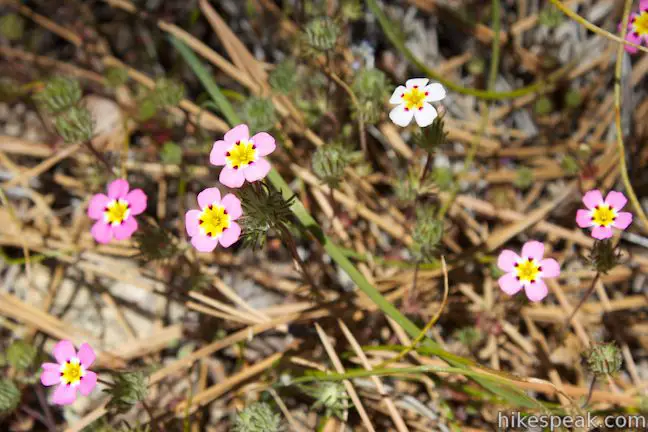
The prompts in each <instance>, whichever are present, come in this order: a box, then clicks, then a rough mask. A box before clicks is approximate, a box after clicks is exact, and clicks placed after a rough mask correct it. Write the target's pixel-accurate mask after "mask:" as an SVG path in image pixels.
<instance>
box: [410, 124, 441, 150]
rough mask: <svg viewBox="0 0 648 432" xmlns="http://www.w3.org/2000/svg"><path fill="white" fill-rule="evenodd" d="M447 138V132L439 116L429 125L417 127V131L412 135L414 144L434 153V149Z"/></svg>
mask: <svg viewBox="0 0 648 432" xmlns="http://www.w3.org/2000/svg"><path fill="white" fill-rule="evenodd" d="M447 139H448V134H447V132H446V131H445V124H444V122H443V118H442V117H441V116H438V117H437V118H435V119H434V121H433V122H432V124H431V125H430V126H429V127H426V128H419V132H418V133H417V134H416V135H414V142H415V143H416V145H417V146H419V147H421V148H422V149H424V150H425V151H427V152H428V153H434V151H435V150H436V149H438V148H439V147H440V146H442V145H444V144H445V143H446V140H447Z"/></svg>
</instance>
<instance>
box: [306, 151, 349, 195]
mask: <svg viewBox="0 0 648 432" xmlns="http://www.w3.org/2000/svg"><path fill="white" fill-rule="evenodd" d="M349 162H350V160H349V151H348V150H346V149H344V148H343V147H342V146H341V145H339V144H330V145H324V146H322V147H320V148H318V149H317V151H315V153H314V154H313V159H312V163H313V172H314V173H315V175H316V176H317V177H319V178H320V180H322V181H323V182H324V183H325V184H326V185H327V186H329V187H331V188H337V187H338V186H339V185H340V182H341V181H342V178H343V177H344V169H345V168H346V167H347V166H348V165H349Z"/></svg>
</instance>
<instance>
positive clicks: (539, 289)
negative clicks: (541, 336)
mask: <svg viewBox="0 0 648 432" xmlns="http://www.w3.org/2000/svg"><path fill="white" fill-rule="evenodd" d="M544 248H545V246H544V243H540V242H539V241H529V242H526V243H524V245H523V246H522V256H519V255H518V254H516V253H515V252H513V251H512V250H508V249H506V250H503V251H502V253H501V254H500V256H499V257H498V258H497V266H498V267H499V268H500V269H501V270H502V271H505V272H506V274H505V275H504V276H502V277H500V278H499V280H498V281H497V282H498V283H499V286H500V288H501V289H502V291H504V292H505V293H506V294H508V295H513V294H515V293H516V292H518V291H520V290H521V289H522V288H524V292H525V293H526V295H527V297H528V298H529V300H531V301H533V302H537V301H540V300H542V299H543V298H545V297H546V296H547V291H548V290H547V285H545V283H544V281H543V280H542V279H543V278H552V277H556V276H558V275H559V274H560V266H559V265H558V262H557V261H556V260H555V259H553V258H545V259H542V257H543V256H544Z"/></svg>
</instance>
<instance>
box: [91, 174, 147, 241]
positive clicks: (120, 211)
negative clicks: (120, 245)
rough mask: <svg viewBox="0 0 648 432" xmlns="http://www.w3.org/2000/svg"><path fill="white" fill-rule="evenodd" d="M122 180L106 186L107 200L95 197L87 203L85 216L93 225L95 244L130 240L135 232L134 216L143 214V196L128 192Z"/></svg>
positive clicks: (140, 192)
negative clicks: (93, 222) (86, 215)
mask: <svg viewBox="0 0 648 432" xmlns="http://www.w3.org/2000/svg"><path fill="white" fill-rule="evenodd" d="M128 188H129V185H128V182H127V181H126V180H122V179H119V180H115V181H113V182H112V183H110V184H109V185H108V196H106V195H104V194H97V195H95V196H93V197H92V199H91V200H90V205H89V206H88V216H90V218H91V219H94V220H96V221H97V222H96V223H95V224H94V225H93V227H92V231H91V232H92V236H93V237H94V238H95V240H97V241H98V242H99V243H109V242H110V241H111V240H112V239H113V237H114V238H115V239H116V240H124V239H127V238H130V236H132V235H133V233H134V232H135V231H137V221H136V220H135V217H134V216H137V215H138V214H140V213H142V212H143V211H144V210H146V201H147V198H146V194H145V193H144V192H143V191H142V190H141V189H134V190H132V191H130V192H129V191H128Z"/></svg>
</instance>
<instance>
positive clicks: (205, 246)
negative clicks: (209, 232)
mask: <svg viewBox="0 0 648 432" xmlns="http://www.w3.org/2000/svg"><path fill="white" fill-rule="evenodd" d="M191 244H192V245H193V246H194V247H195V248H196V249H197V250H198V251H200V252H211V251H213V250H214V249H216V246H218V239H216V238H214V237H207V236H206V235H202V234H198V235H196V236H193V237H192V238H191Z"/></svg>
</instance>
